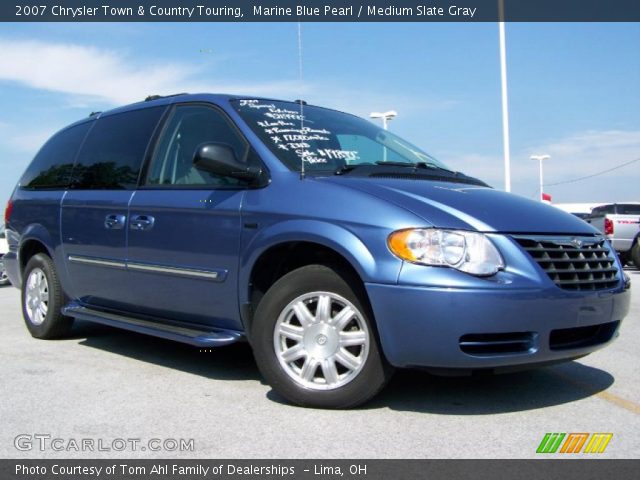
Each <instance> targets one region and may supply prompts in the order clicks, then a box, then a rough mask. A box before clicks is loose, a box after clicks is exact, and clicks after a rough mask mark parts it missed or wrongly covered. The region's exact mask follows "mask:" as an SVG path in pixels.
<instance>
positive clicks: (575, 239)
mask: <svg viewBox="0 0 640 480" xmlns="http://www.w3.org/2000/svg"><path fill="white" fill-rule="evenodd" d="M571 245H573V246H574V247H576V248H580V247H581V246H582V240H580V239H579V238H578V237H573V238H572V239H571Z"/></svg>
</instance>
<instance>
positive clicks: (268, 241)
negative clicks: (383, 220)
mask: <svg viewBox="0 0 640 480" xmlns="http://www.w3.org/2000/svg"><path fill="white" fill-rule="evenodd" d="M370 233H371V232H370ZM374 233H375V232H374ZM380 237H381V238H386V234H384V233H381V235H380ZM288 242H311V243H317V244H319V245H322V246H324V247H327V248H330V249H332V250H333V251H335V252H336V253H338V254H340V255H341V256H342V257H344V258H345V259H346V260H347V261H348V262H349V263H350V264H351V266H352V267H353V268H354V269H355V270H356V272H358V274H359V275H360V278H362V280H363V281H365V282H373V281H375V282H378V283H391V284H394V283H396V282H397V279H398V275H399V272H400V268H401V266H402V261H400V260H399V259H397V258H395V257H394V256H393V255H391V253H390V252H388V251H387V250H386V246H384V247H383V248H384V250H385V252H384V253H385V255H377V254H376V253H379V252H374V251H372V249H371V248H370V247H368V246H367V245H366V244H365V242H364V241H363V240H362V238H361V237H360V236H359V235H357V234H356V233H355V232H353V231H351V230H348V229H346V228H344V227H342V226H338V225H335V224H333V223H329V222H324V221H320V220H306V219H297V220H286V221H283V222H278V223H275V224H273V225H270V226H268V227H266V228H265V229H264V230H261V231H260V232H258V233H257V234H256V235H255V236H253V237H252V238H251V239H250V240H249V242H248V243H247V244H246V245H243V247H242V250H241V256H240V275H239V287H240V288H239V293H240V302H241V304H243V303H246V302H248V301H249V280H250V276H251V272H252V270H253V267H254V265H255V264H256V262H257V260H258V259H259V258H260V256H261V255H262V254H263V253H264V252H266V251H267V250H268V249H270V248H272V247H275V246H277V245H279V244H283V243H288ZM382 245H384V241H383V242H382Z"/></svg>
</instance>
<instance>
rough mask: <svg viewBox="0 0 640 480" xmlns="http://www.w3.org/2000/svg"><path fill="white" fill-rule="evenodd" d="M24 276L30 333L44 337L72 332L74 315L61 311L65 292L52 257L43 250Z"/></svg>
mask: <svg viewBox="0 0 640 480" xmlns="http://www.w3.org/2000/svg"><path fill="white" fill-rule="evenodd" d="M23 278H24V281H23V282H22V296H21V298H22V316H23V317H24V321H25V324H26V326H27V329H28V330H29V333H31V335H32V336H33V337H35V338H42V339H51V338H59V337H62V336H65V335H66V334H68V333H69V330H70V329H71V326H72V325H73V318H70V317H66V316H64V315H62V313H61V310H62V307H63V302H64V294H63V292H62V286H61V285H60V281H59V279H58V275H57V273H56V269H55V266H54V264H53V261H52V260H51V258H50V257H49V256H47V255H45V254H43V253H38V254H36V255H34V256H33V257H31V258H30V259H29V261H28V262H27V266H26V267H25V269H24V277H23Z"/></svg>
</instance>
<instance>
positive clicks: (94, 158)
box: [71, 107, 165, 189]
mask: <svg viewBox="0 0 640 480" xmlns="http://www.w3.org/2000/svg"><path fill="white" fill-rule="evenodd" d="M164 109H165V107H153V108H145V109H141V110H134V111H131V112H124V113H118V114H115V115H109V116H107V117H104V118H100V119H98V121H97V123H96V125H95V127H93V129H92V130H91V132H90V133H89V136H88V137H87V139H86V141H85V142H84V145H83V146H82V149H81V150H80V154H79V155H78V160H77V162H76V165H75V167H74V169H73V179H72V184H71V187H72V188H75V189H89V188H97V189H130V188H134V187H135V186H136V184H137V181H138V174H139V173H140V166H141V165H142V161H143V159H144V154H145V151H146V149H147V145H148V144H149V139H150V138H151V135H152V134H153V131H154V129H155V127H156V125H157V124H158V121H159V120H160V116H161V115H162V112H163V111H164Z"/></svg>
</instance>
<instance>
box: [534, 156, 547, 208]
mask: <svg viewBox="0 0 640 480" xmlns="http://www.w3.org/2000/svg"><path fill="white" fill-rule="evenodd" d="M530 158H531V160H537V161H538V162H539V163H540V196H539V197H538V200H540V201H542V200H543V198H544V197H543V193H544V180H543V177H542V162H543V161H544V160H549V159H550V158H551V157H550V156H549V155H531V157H530Z"/></svg>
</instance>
